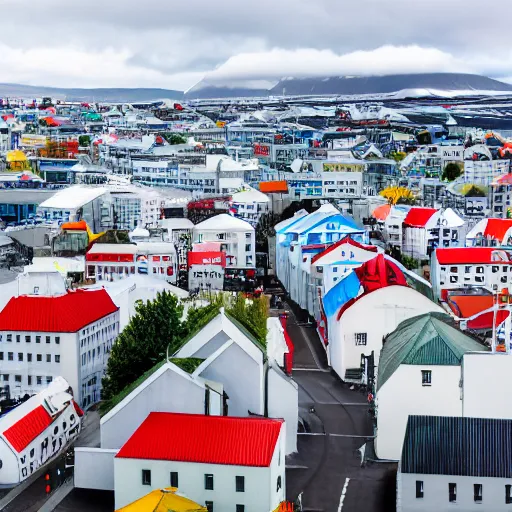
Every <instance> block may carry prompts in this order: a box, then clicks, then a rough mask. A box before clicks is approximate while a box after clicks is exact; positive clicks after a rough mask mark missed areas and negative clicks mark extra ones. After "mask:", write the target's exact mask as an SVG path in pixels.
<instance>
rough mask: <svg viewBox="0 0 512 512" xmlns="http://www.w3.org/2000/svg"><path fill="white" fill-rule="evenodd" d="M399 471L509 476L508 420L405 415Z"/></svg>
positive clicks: (511, 442)
mask: <svg viewBox="0 0 512 512" xmlns="http://www.w3.org/2000/svg"><path fill="white" fill-rule="evenodd" d="M401 471H402V473H415V474H423V475H451V476H472V477H491V478H512V420H501V419H490V418H462V417H449V416H409V420H408V422H407V429H406V432H405V439H404V445H403V449H402V461H401Z"/></svg>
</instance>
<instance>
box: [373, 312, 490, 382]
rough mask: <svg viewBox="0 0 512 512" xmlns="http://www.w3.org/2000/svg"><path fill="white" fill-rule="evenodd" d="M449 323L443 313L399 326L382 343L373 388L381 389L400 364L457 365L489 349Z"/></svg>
mask: <svg viewBox="0 0 512 512" xmlns="http://www.w3.org/2000/svg"><path fill="white" fill-rule="evenodd" d="M451 323H452V320H451V318H450V317H449V316H448V315H446V314H444V313H427V314H424V315H419V316H415V317H412V318H409V319H408V320H404V321H403V322H402V323H401V324H399V325H398V327H397V328H396V329H395V330H394V331H393V332H392V333H391V334H389V335H388V336H387V337H386V339H385V341H384V346H383V348H382V352H381V355H380V360H379V372H378V376H377V388H381V387H382V385H383V384H384V383H385V382H386V381H387V380H388V379H389V378H390V377H391V375H393V373H394V372H395V371H396V370H397V369H398V367H399V366H400V365H401V364H411V365H442V366H459V365H460V363H461V361H462V356H463V355H464V354H465V353H466V352H481V351H488V350H489V347H487V346H485V345H483V344H482V343H480V342H478V341H476V340H475V339H473V338H470V337H469V336H467V335H466V334H464V333H462V332H461V331H459V330H458V329H456V328H455V327H453V325H450V324H451Z"/></svg>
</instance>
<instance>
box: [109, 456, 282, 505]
mask: <svg viewBox="0 0 512 512" xmlns="http://www.w3.org/2000/svg"><path fill="white" fill-rule="evenodd" d="M143 469H149V470H150V471H151V485H150V486H149V485H142V470H143ZM171 471H176V472H178V485H179V491H180V492H181V493H183V494H184V495H185V496H187V497H188V498H190V499H192V500H194V501H196V502H197V503H199V504H200V505H204V503H205V500H208V501H213V507H214V510H215V511H226V512H228V511H234V510H235V508H236V507H235V506H236V505H237V504H240V505H245V512H262V511H265V512H267V511H270V510H273V509H272V508H271V506H270V505H271V504H270V494H271V490H273V489H272V488H270V482H269V480H270V469H269V468H257V467H245V466H227V465H219V464H198V463H189V462H174V461H160V460H137V459H115V460H114V475H115V477H114V483H115V507H116V509H118V508H121V507H124V506H126V505H128V504H129V503H132V502H133V501H135V500H137V499H139V498H141V497H142V496H144V495H146V494H148V493H149V492H151V491H152V490H155V489H161V488H163V487H168V486H169V485H170V472H171ZM205 474H213V475H214V490H213V491H209V490H205V488H204V483H205V482H204V480H205V478H204V475H205ZM236 476H244V477H245V492H243V493H242V492H236V491H235V490H236V487H235V482H236V480H235V477H236Z"/></svg>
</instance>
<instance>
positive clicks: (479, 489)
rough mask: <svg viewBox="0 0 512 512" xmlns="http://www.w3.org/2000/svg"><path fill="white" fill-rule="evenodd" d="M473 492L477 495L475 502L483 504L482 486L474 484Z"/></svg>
mask: <svg viewBox="0 0 512 512" xmlns="http://www.w3.org/2000/svg"><path fill="white" fill-rule="evenodd" d="M473 490H474V494H475V502H476V503H481V502H482V490H483V489H482V484H473Z"/></svg>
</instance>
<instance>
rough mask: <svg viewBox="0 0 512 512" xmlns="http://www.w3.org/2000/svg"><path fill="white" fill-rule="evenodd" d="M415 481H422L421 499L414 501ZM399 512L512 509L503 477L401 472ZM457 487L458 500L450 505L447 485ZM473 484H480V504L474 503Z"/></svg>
mask: <svg viewBox="0 0 512 512" xmlns="http://www.w3.org/2000/svg"><path fill="white" fill-rule="evenodd" d="M416 480H420V481H423V493H424V495H423V498H416ZM400 481H401V485H400V487H399V488H398V492H399V493H400V494H401V497H400V501H401V506H402V508H401V512H413V511H418V512H420V511H421V512H423V511H426V510H433V511H435V512H444V511H452V510H461V511H462V510H463V511H464V512H469V511H471V510H479V511H485V512H493V511H500V512H503V511H506V510H512V504H510V505H507V504H505V485H507V484H510V483H512V482H511V481H510V480H509V479H506V478H482V477H468V476H445V475H415V474H409V473H401V475H400ZM449 483H454V484H457V501H456V502H455V503H450V501H449V499H448V484H449ZM473 484H482V502H481V503H475V500H474V491H473Z"/></svg>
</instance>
